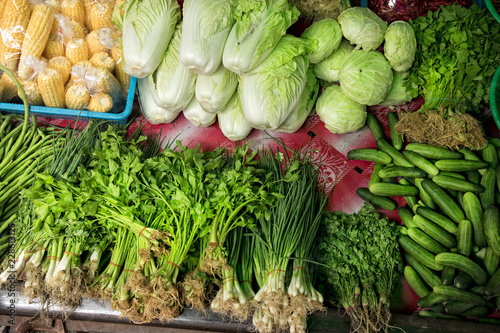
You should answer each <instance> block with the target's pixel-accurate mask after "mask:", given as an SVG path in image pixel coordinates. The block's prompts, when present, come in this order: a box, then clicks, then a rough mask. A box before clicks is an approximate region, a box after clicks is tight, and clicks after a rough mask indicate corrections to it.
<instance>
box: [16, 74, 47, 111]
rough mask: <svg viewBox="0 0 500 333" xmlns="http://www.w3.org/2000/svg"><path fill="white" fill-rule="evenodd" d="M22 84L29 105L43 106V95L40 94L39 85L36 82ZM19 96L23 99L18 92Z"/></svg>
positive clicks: (27, 81)
mask: <svg viewBox="0 0 500 333" xmlns="http://www.w3.org/2000/svg"><path fill="white" fill-rule="evenodd" d="M20 83H21V86H22V87H23V90H24V93H25V94H26V98H27V101H28V104H29V105H37V106H41V105H43V99H42V95H41V94H40V90H39V89H38V83H37V81H36V80H26V81H20ZM17 95H18V96H19V97H21V94H20V93H19V91H18V92H17Z"/></svg>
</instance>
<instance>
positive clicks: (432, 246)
mask: <svg viewBox="0 0 500 333" xmlns="http://www.w3.org/2000/svg"><path fill="white" fill-rule="evenodd" d="M407 233H408V236H410V238H411V239H413V240H414V241H415V242H416V243H417V244H419V245H420V246H422V247H423V248H424V249H426V250H429V251H431V252H434V253H436V254H437V253H441V252H447V251H448V249H447V248H446V247H444V246H442V245H441V244H439V243H438V242H436V241H435V240H434V239H433V238H432V237H430V236H429V235H427V234H426V233H425V232H423V231H422V230H420V229H419V228H408V230H407Z"/></svg>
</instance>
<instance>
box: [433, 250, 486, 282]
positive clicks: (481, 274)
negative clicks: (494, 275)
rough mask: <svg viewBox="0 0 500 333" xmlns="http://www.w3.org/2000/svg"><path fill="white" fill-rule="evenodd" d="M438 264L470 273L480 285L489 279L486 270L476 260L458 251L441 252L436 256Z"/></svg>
mask: <svg viewBox="0 0 500 333" xmlns="http://www.w3.org/2000/svg"><path fill="white" fill-rule="evenodd" d="M435 261H436V263H437V264H439V265H442V266H451V267H454V268H456V269H458V270H459V271H462V272H464V273H467V274H469V276H470V277H471V278H472V279H473V280H474V282H476V283H477V284H478V285H480V286H481V285H484V284H485V283H486V282H487V281H488V276H487V274H486V272H485V271H484V270H483V269H482V268H481V267H480V266H479V265H478V264H476V263H475V262H474V261H472V260H470V259H469V258H467V257H466V256H464V255H461V254H458V253H451V252H448V253H439V254H437V255H436V257H435Z"/></svg>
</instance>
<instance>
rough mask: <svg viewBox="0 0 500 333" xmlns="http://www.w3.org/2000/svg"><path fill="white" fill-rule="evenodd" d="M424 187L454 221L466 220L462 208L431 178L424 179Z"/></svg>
mask: <svg viewBox="0 0 500 333" xmlns="http://www.w3.org/2000/svg"><path fill="white" fill-rule="evenodd" d="M422 187H423V188H424V190H425V191H426V192H427V193H429V196H430V197H431V198H432V200H433V201H434V202H435V203H436V204H437V205H438V206H439V208H441V210H442V211H443V212H444V213H445V214H446V215H448V216H449V217H450V218H451V219H452V220H453V221H455V222H456V223H459V222H460V221H462V220H465V215H464V212H463V211H462V208H460V206H459V205H458V204H457V203H456V202H455V201H454V200H453V199H452V198H451V197H450V196H449V195H448V194H447V193H446V192H445V191H444V190H443V189H442V188H441V187H440V186H439V185H437V184H436V183H435V182H433V181H432V180H430V179H424V180H422Z"/></svg>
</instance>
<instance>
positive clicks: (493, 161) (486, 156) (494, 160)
mask: <svg viewBox="0 0 500 333" xmlns="http://www.w3.org/2000/svg"><path fill="white" fill-rule="evenodd" d="M481 153H482V154H483V161H485V162H486V163H488V168H492V169H493V168H495V167H496V166H497V164H498V153H497V149H496V148H495V147H494V146H493V145H492V144H490V143H488V144H487V145H486V147H484V149H483V150H482V151H481Z"/></svg>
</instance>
